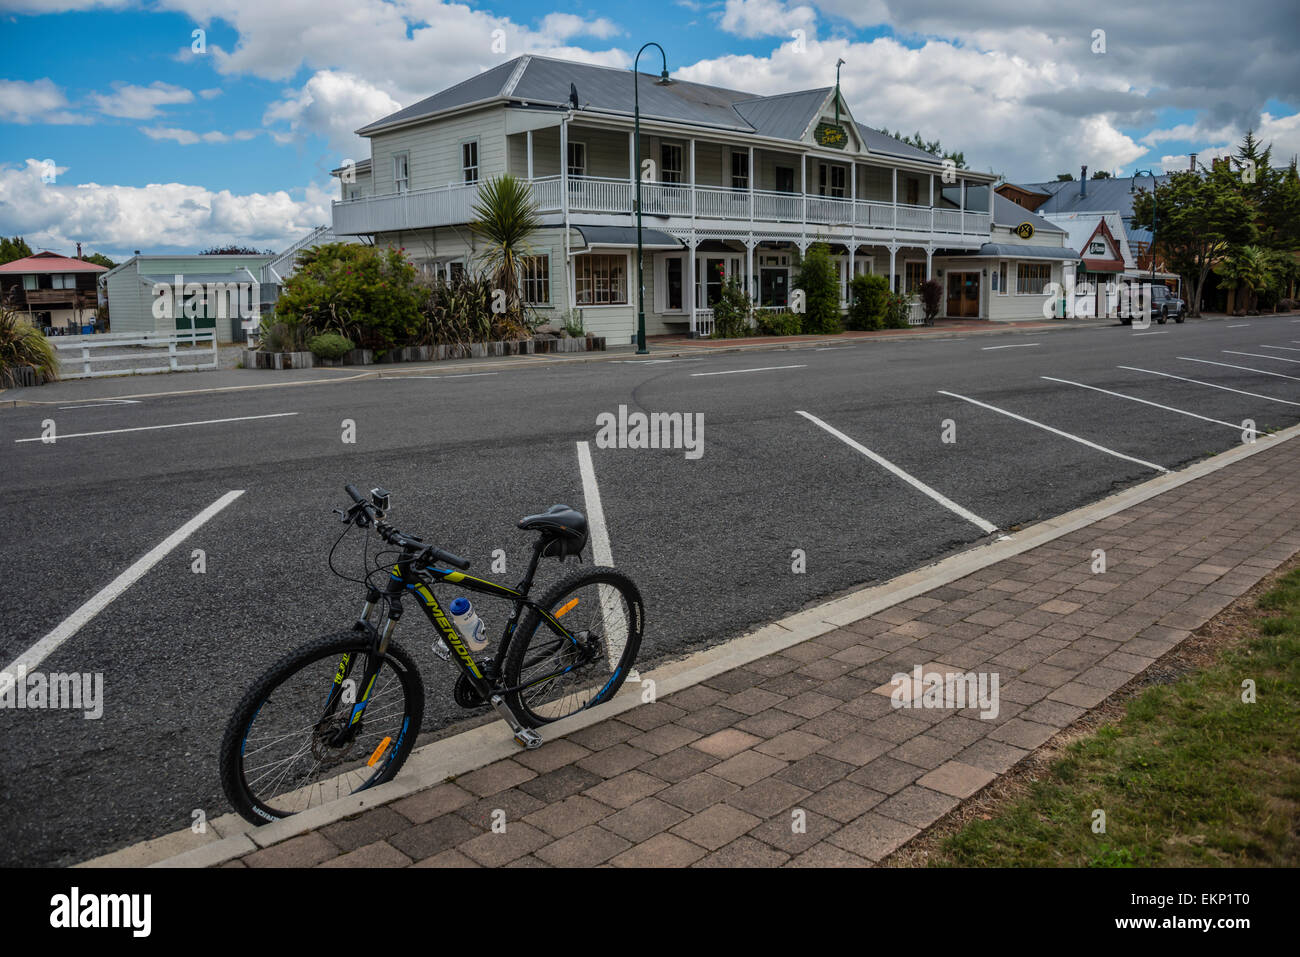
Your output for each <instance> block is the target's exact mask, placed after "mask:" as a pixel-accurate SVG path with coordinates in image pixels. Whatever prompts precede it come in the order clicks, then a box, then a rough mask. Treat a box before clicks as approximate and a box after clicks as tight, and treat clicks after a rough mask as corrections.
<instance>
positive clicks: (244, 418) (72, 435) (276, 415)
mask: <svg viewBox="0 0 1300 957" xmlns="http://www.w3.org/2000/svg"><path fill="white" fill-rule="evenodd" d="M297 414H298V413H297V412H272V413H270V414H269V415H241V416H239V417H238V418H234V419H204V420H202V421H201V422H173V423H171V424H170V425H137V426H136V427H135V428H132V429H105V430H104V431H102V432H69V433H68V434H67V435H55V436H54V440H53V441H51V442H49V443H48V444H49V445H54V444H55V442H62V441H63V440H64V439H84V438H86V437H87V436H91V435H118V434H119V433H122V432H151V431H153V430H155V429H183V428H185V427H186V426H190V425H219V424H221V423H223V422H248V421H250V420H252V419H280V418H284V417H285V416H287V415H297ZM45 441H46V440H45V439H44V438H42V437H41V436H39V435H38V436H36V438H34V439H14V442H45Z"/></svg>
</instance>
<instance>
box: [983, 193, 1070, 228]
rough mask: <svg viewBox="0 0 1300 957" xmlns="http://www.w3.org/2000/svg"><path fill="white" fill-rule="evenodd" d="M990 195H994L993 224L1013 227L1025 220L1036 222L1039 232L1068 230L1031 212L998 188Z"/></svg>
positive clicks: (1035, 225) (1035, 226)
mask: <svg viewBox="0 0 1300 957" xmlns="http://www.w3.org/2000/svg"><path fill="white" fill-rule="evenodd" d="M989 195H990V196H992V197H993V225H994V226H1010V227H1012V228H1014V227H1016V226H1019V225H1020V224H1021V223H1023V222H1030V223H1033V224H1034V231H1035V232H1039V233H1064V232H1066V230H1064V229H1062V228H1061V227H1060V226H1057V225H1056V224H1055V223H1052V222H1049V221H1048V220H1046V219H1043V217H1042V216H1038V215H1036V214H1034V213H1031V212H1030V211H1029V210H1027V209H1025V207H1023V206H1021V205H1020V204H1019V203H1015V202H1012V201H1011V200H1009V199H1007V198H1006V197H1005V196H1003V195H1002V194H1001V193H999V192H997V191H996V190H990V191H989Z"/></svg>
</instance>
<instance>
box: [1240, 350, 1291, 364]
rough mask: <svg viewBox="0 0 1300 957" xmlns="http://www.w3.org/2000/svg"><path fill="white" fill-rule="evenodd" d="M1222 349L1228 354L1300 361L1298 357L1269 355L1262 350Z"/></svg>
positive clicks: (1275, 360)
mask: <svg viewBox="0 0 1300 957" xmlns="http://www.w3.org/2000/svg"><path fill="white" fill-rule="evenodd" d="M1223 351H1224V352H1225V353H1226V354H1227V355H1230V356H1250V357H1251V358H1252V359H1272V360H1273V361H1274V362H1296V363H1300V359H1288V358H1287V357H1286V356H1270V355H1266V354H1264V353H1262V352H1238V351H1237V350H1236V349H1224V350H1223Z"/></svg>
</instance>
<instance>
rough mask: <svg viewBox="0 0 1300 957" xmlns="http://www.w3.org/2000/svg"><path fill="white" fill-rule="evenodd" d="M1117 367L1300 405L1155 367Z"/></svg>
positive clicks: (1285, 403)
mask: <svg viewBox="0 0 1300 957" xmlns="http://www.w3.org/2000/svg"><path fill="white" fill-rule="evenodd" d="M1115 368H1117V369H1127V370H1128V371H1129V372H1145V373H1146V374H1147V375H1159V376H1164V377H1165V378H1166V379H1177V380H1178V381H1179V382H1190V383H1192V384H1193V385H1206V386H1209V387H1210V388H1211V389H1222V390H1223V391H1224V392H1235V393H1237V395H1248V396H1250V397H1251V398H1252V399H1266V400H1267V401H1269V402H1280V403H1282V404H1283V405H1296V406H1300V402H1292V401H1291V400H1290V399H1275V398H1273V396H1271V395H1260V394H1259V393H1258V392H1246V391H1243V390H1242V389H1231V388H1229V387H1228V386H1226V385H1219V384H1218V383H1216V382H1202V381H1201V380H1200V379H1187V378H1184V377H1183V376H1180V375H1174V374H1173V373H1172V372H1157V371H1156V370H1155V369H1139V368H1138V367H1137V366H1116V367H1115Z"/></svg>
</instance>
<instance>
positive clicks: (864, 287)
mask: <svg viewBox="0 0 1300 957" xmlns="http://www.w3.org/2000/svg"><path fill="white" fill-rule="evenodd" d="M849 298H850V299H851V300H852V301H851V302H850V303H849V319H848V326H849V328H850V329H883V328H885V307H886V305H888V303H889V280H888V279H886V278H885V277H884V276H875V275H872V274H870V273H863V274H862V275H861V276H854V277H853V281H852V282H850V283H849Z"/></svg>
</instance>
